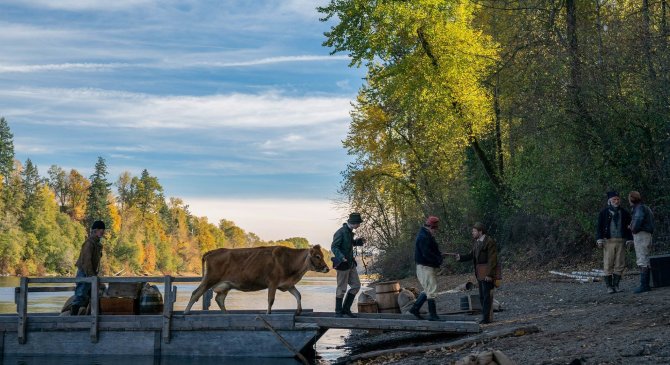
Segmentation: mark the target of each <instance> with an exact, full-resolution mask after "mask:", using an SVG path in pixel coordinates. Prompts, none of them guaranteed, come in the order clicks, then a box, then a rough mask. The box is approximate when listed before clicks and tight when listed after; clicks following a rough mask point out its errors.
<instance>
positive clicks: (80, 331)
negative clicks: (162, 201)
mask: <svg viewBox="0 0 670 365" xmlns="http://www.w3.org/2000/svg"><path fill="white" fill-rule="evenodd" d="M139 281H141V282H163V284H164V291H163V293H164V294H163V297H164V300H165V304H164V309H163V313H162V315H105V314H101V313H100V312H99V311H98V310H97V308H98V306H99V301H100V298H98V295H97V290H93V291H92V292H91V314H90V315H80V316H58V314H56V313H30V314H29V313H28V311H27V308H28V293H31V292H46V291H68V290H70V291H71V290H73V287H72V286H64V287H63V286H60V287H53V288H51V289H46V288H45V287H35V286H29V284H34V283H41V284H58V285H62V284H72V283H75V282H89V283H91V285H92V287H94V288H96V287H98V284H99V283H133V282H139ZM199 281H200V278H198V277H194V278H173V277H171V276H165V277H138V278H109V277H90V278H25V277H24V278H21V284H20V287H19V288H17V289H16V291H15V293H16V297H15V301H16V304H17V314H8V315H0V349H1V352H2V354H0V356H2V355H85V354H93V355H96V354H97V355H105V354H115V355H153V356H154V357H156V356H163V355H178V356H255V357H293V356H298V351H304V350H306V349H309V348H310V347H312V346H313V345H314V344H315V343H316V341H317V340H318V339H319V338H320V337H321V336H322V335H323V334H324V333H325V332H326V331H327V330H328V329H329V328H343V329H368V330H370V329H374V330H397V331H427V332H442V333H453V334H466V333H477V332H480V328H479V324H478V323H477V322H474V321H472V320H471V318H466V317H465V316H460V315H443V319H444V320H442V321H436V322H430V321H426V320H417V319H415V318H414V317H413V316H411V315H402V314H381V313H360V314H358V318H340V317H336V316H335V314H334V313H325V312H313V311H311V310H309V309H306V310H303V313H302V314H301V315H299V316H296V315H295V314H294V311H293V310H275V311H273V314H271V315H266V314H264V311H254V310H241V311H228V313H226V314H224V313H221V312H220V311H218V310H216V311H209V310H208V308H209V305H210V301H211V297H212V295H211V292H210V293H208V294H207V295H205V296H204V300H203V310H202V311H193V312H191V314H189V315H184V314H183V312H182V311H175V310H174V302H175V299H176V297H177V287H176V286H173V283H175V282H199Z"/></svg>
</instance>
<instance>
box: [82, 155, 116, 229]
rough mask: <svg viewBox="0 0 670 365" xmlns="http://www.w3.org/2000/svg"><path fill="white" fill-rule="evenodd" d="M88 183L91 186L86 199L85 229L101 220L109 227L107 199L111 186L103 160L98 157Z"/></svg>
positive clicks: (109, 218) (109, 217) (109, 216)
mask: <svg viewBox="0 0 670 365" xmlns="http://www.w3.org/2000/svg"><path fill="white" fill-rule="evenodd" d="M90 181H91V186H90V187H89V189H88V198H87V200H86V218H85V220H84V222H85V225H86V227H91V225H92V224H93V222H94V221H96V220H102V221H103V222H105V224H109V225H111V214H110V211H109V200H108V199H107V197H108V196H109V195H110V194H111V189H110V186H111V185H112V184H111V183H109V182H107V164H106V163H105V159H104V158H102V157H98V161H97V162H96V164H95V171H94V172H93V174H92V175H91V177H90Z"/></svg>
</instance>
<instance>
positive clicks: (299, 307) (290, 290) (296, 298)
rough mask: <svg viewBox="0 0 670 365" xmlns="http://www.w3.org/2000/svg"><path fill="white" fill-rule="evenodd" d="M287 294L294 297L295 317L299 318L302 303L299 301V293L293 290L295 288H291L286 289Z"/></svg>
mask: <svg viewBox="0 0 670 365" xmlns="http://www.w3.org/2000/svg"><path fill="white" fill-rule="evenodd" d="M288 292H289V293H291V294H293V296H294V297H295V300H296V301H297V302H298V309H296V310H295V315H296V316H299V315H300V313H302V303H301V301H300V299H301V296H300V292H299V291H298V289H296V288H295V286H292V287H290V288H288Z"/></svg>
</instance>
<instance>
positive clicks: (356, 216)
mask: <svg viewBox="0 0 670 365" xmlns="http://www.w3.org/2000/svg"><path fill="white" fill-rule="evenodd" d="M347 223H349V224H360V223H363V218H361V213H351V214H349V219H347Z"/></svg>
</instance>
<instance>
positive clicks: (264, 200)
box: [0, 0, 364, 245]
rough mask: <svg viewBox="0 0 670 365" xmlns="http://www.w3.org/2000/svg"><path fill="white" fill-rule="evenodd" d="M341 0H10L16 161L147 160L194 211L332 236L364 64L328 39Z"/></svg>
mask: <svg viewBox="0 0 670 365" xmlns="http://www.w3.org/2000/svg"><path fill="white" fill-rule="evenodd" d="M325 3H326V1H324V0H320V1H309V0H282V1H206V0H198V1H195V0H184V1H176V0H174V1H173V0H114V1H109V0H88V1H84V0H58V1H53V0H3V1H2V2H0V29H2V32H0V44H2V51H1V52H0V116H4V117H5V118H6V119H7V120H8V121H9V125H10V128H11V129H12V132H13V133H14V145H15V150H16V157H17V159H19V160H21V161H22V162H25V160H26V159H27V158H30V159H31V160H32V161H33V162H34V163H36V164H37V166H38V168H39V170H40V173H41V174H42V175H45V174H46V171H47V169H48V168H49V166H50V165H52V164H56V165H59V166H61V167H63V168H65V169H71V168H75V169H77V170H79V171H80V172H82V173H83V174H84V175H86V176H88V175H90V173H91V172H92V170H93V166H94V164H95V162H96V159H97V156H102V157H104V158H105V160H106V161H107V165H108V168H109V171H110V176H109V178H110V181H115V180H116V179H117V178H118V176H119V174H120V173H121V172H123V171H129V172H131V173H132V174H133V175H139V174H140V173H141V171H142V169H145V168H146V169H147V170H148V171H149V173H150V174H152V175H153V176H156V177H158V179H159V181H160V182H161V184H162V185H163V187H164V189H165V193H166V195H167V196H175V197H180V198H183V199H184V200H185V202H186V203H187V204H189V206H190V208H191V212H192V213H194V214H196V215H199V216H207V217H209V218H210V221H211V222H214V223H215V222H217V221H218V220H219V219H220V218H226V219H230V220H233V221H235V222H236V223H237V224H238V225H239V226H241V227H242V228H244V229H246V230H249V231H252V232H255V233H257V234H259V235H260V236H261V238H263V239H266V240H275V239H280V238H286V237H290V236H303V237H307V238H308V239H310V241H312V243H321V244H328V245H329V244H330V238H331V237H332V232H334V230H335V229H336V228H337V226H338V224H339V223H340V221H341V218H342V217H343V216H345V215H346V213H347V212H346V208H342V207H341V206H337V205H335V204H334V203H333V200H335V199H337V198H338V195H337V189H338V187H339V183H340V181H341V175H340V172H341V171H342V170H344V169H345V167H346V164H347V163H348V162H349V161H350V157H349V156H347V154H346V151H345V150H344V149H343V148H342V145H341V141H342V139H344V138H345V136H346V133H347V130H348V126H349V121H350V118H349V111H350V109H351V102H352V100H354V98H355V95H356V92H357V90H358V88H359V86H360V85H361V83H362V82H363V81H362V78H363V77H364V72H363V70H361V69H355V68H349V67H348V64H349V59H348V57H347V56H346V55H344V54H338V55H334V56H331V55H329V53H330V50H329V49H327V48H324V47H322V46H321V44H322V42H323V41H324V36H323V32H324V31H327V30H328V29H329V26H330V24H326V23H322V22H320V21H319V20H318V18H319V16H320V15H319V14H318V13H317V12H316V10H315V7H316V6H317V5H319V4H321V5H323V4H325Z"/></svg>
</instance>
